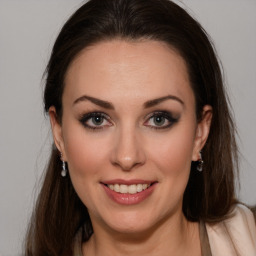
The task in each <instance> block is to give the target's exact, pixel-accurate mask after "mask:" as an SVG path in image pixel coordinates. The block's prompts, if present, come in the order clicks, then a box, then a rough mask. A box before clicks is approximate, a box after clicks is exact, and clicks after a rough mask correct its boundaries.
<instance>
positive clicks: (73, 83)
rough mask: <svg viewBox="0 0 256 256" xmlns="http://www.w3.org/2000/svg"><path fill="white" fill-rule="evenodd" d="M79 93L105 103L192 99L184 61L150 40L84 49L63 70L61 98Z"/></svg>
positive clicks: (169, 49) (113, 42)
mask: <svg viewBox="0 0 256 256" xmlns="http://www.w3.org/2000/svg"><path fill="white" fill-rule="evenodd" d="M83 94H87V95H89V96H97V97H98V98H102V99H105V100H108V101H114V100H115V99H116V100H117V99H118V98H120V96H122V97H123V98H124V97H125V98H127V100H135V99H136V98H139V99H142V98H145V100H146V99H150V98H157V97H162V96H165V95H167V94H171V95H175V96H178V97H182V98H184V99H186V98H191V99H192V100H193V98H194V95H193V92H192V89H191V86H190V82H189V77H188V72H187V66H186V63H185V61H184V59H183V58H182V57H181V56H180V55H179V54H178V53H177V52H176V51H175V50H174V49H171V48H170V47H169V46H167V45H166V44H165V43H162V42H158V41H152V40H147V41H146V40H145V41H132V42H131V41H128V42H127V41H124V40H112V41H106V42H101V43H98V44H95V45H93V46H91V47H88V48H85V49H84V50H83V51H82V52H81V53H80V54H79V55H78V56H77V57H76V58H75V60H74V61H73V62H72V63H71V65H70V67H69V69H68V71H67V74H66V79H65V90H64V96H63V97H65V95H68V98H69V99H71V98H72V99H75V98H77V97H80V96H81V95H83Z"/></svg>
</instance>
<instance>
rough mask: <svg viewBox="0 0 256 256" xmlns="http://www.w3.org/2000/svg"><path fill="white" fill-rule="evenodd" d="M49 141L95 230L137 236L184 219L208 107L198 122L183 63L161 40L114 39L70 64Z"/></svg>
mask: <svg viewBox="0 0 256 256" xmlns="http://www.w3.org/2000/svg"><path fill="white" fill-rule="evenodd" d="M50 116H51V123H52V129H53V134H54V139H55V143H56V145H57V147H58V149H59V150H60V151H61V152H62V154H63V158H64V160H65V161H67V163H68V169H69V174H70V177H71V180H72V183H73V185H74V188H75V190H76V192H77V194H78V196H79V197H80V199H81V200H82V202H83V203H84V204H85V205H86V207H87V208H88V211H89V214H90V217H91V219H92V223H93V225H94V228H95V229H96V228H97V227H98V228H101V227H105V228H107V229H108V230H115V231H119V232H140V231H145V230H148V229H149V228H152V227H154V226H156V225H158V224H159V225H160V223H162V222H163V220H167V221H168V220H169V219H171V218H172V217H173V216H177V215H179V216H180V215H182V198H183V193H184V190H185V188H186V185H187V182H188V178H189V173H190V165H191V161H196V160H198V158H199V151H200V149H201V148H202V147H203V144H204V143H205V140H206V138H207V135H208V131H209V125H210V107H209V106H206V107H205V108H204V115H203V121H202V122H201V123H200V124H198V123H197V119H196V115H195V98H194V94H193V91H192V89H191V86H190V82H189V78H188V72H187V69H186V65H185V62H184V60H183V59H182V58H181V57H180V56H179V55H178V54H177V53H176V52H175V51H174V50H171V49H170V48H168V47H167V46H166V45H165V44H164V43H160V42H156V41H140V42H126V41H122V40H113V41H108V42H102V43H98V44H96V45H94V46H92V47H90V48H86V49H85V50H84V51H83V52H82V53H81V54H80V55H79V56H78V57H77V58H76V59H75V60H74V61H73V62H72V63H71V65H70V67H69V69H68V71H67V74H66V78H65V89H64V92H63V116H62V123H61V125H59V124H58V123H57V121H56V116H55V110H54V108H53V107H52V108H51V109H50Z"/></svg>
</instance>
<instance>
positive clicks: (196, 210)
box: [26, 0, 237, 256]
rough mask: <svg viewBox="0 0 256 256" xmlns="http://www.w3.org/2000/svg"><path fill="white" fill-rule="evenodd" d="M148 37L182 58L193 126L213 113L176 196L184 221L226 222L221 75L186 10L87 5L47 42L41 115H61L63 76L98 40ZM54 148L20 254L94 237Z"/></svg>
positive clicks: (111, 1)
mask: <svg viewBox="0 0 256 256" xmlns="http://www.w3.org/2000/svg"><path fill="white" fill-rule="evenodd" d="M115 38H118V39H122V40H139V39H149V40H157V41H161V42H165V43H166V44H168V45H169V46H170V47H172V48H173V49H175V50H176V51H177V52H178V53H179V54H180V55H181V56H182V57H183V58H184V60H185V62H186V64H187V68H188V72H189V77H190V83H191V87H192V89H193V92H194V95H195V99H196V110H195V111H196V114H197V118H198V121H200V118H201V112H202V108H203V106H204V105H206V104H209V105H211V106H212V108H213V118H212V125H211V130H210V134H209V138H208V141H207V143H206V145H205V147H204V149H203V159H204V171H203V172H198V171H196V168H195V167H196V164H197V163H192V164H191V172H190V179H189V182H188V185H187V187H186V191H185V194H184V199H183V212H184V215H185V216H186V218H187V219H188V220H190V221H198V220H203V221H206V222H217V221H219V220H221V219H224V218H226V216H227V214H228V213H229V212H230V209H231V207H232V205H233V204H234V202H235V195H234V194H235V192H234V176H235V170H236V169H237V168H236V167H237V146H236V141H235V127H234V124H233V121H232V117H231V114H230V110H229V103H228V99H227V96H226V93H225V89H224V85H223V80H222V72H221V69H220V65H219V62H218V59H217V57H216V53H215V50H214V47H213V44H212V43H211V40H210V39H209V36H208V35H207V33H206V32H205V31H204V29H203V28H202V27H201V25H200V24H199V23H198V22H197V21H196V20H195V19H193V18H192V17H191V16H190V15H189V14H188V13H187V12H186V11H185V10H183V9H182V8H180V7H179V6H178V5H176V4H175V3H173V2H171V1H169V0H104V1H102V0H91V1H89V2H88V3H86V4H84V5H83V6H82V7H80V8H79V9H78V10H77V11H76V12H75V13H74V14H73V15H72V16H71V18H70V19H69V20H68V21H67V22H66V24H65V25H64V26H63V28H62V30H61V32H60V33H59V35H58V37H57V39H56V42H55V44H54V47H53V50H52V54H51V57H50V60H49V63H48V66H47V69H46V84H45V93H44V103H45V111H46V112H48V110H49V108H50V107H51V106H54V107H55V108H56V111H57V116H58V119H59V122H60V123H61V117H62V92H63V88H64V86H65V74H66V71H67V69H68V67H69V65H70V64H71V62H72V61H73V60H74V59H75V58H76V56H77V55H78V54H79V53H80V52H81V51H82V50H83V49H84V48H85V47H88V46H90V45H93V44H96V43H97V42H100V41H104V40H112V39H115ZM60 171H61V162H60V158H59V153H58V151H57V149H56V148H55V146H53V148H52V154H51V158H50V161H49V164H48V167H47V170H46V174H45V178H44V182H43V185H42V189H41V193H40V195H39V197H38V201H37V204H36V207H35V211H34V214H33V217H32V219H31V224H30V228H29V230H28V234H27V240H26V255H37V256H38V255H42V256H46V255H68V254H69V255H71V254H72V242H73V239H74V236H75V234H76V232H77V231H78V229H79V228H81V227H82V230H83V240H84V241H87V240H88V239H89V238H90V236H91V234H92V233H93V228H92V225H91V221H90V217H89V215H88V211H87V209H86V206H85V205H83V203H82V202H81V201H80V199H79V198H78V196H77V194H76V192H75V191H74V188H73V186H72V183H71V180H70V178H69V176H67V177H66V178H65V179H63V178H62V177H61V175H60Z"/></svg>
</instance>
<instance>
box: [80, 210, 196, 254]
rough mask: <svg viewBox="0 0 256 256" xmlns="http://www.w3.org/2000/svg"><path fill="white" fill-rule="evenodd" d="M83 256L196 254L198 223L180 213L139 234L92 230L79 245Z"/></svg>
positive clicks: (95, 228)
mask: <svg viewBox="0 0 256 256" xmlns="http://www.w3.org/2000/svg"><path fill="white" fill-rule="evenodd" d="M83 254H84V255H95V256H97V255H105V256H117V255H118V256H126V255H129V256H133V255H134V256H135V255H140V256H144V255H147V256H149V255H159V256H161V255H175V256H179V255H182V256H185V255H190V256H192V255H200V239H199V228H198V223H192V222H188V221H187V220H186V218H185V217H184V215H183V214H180V215H177V216H172V218H170V219H168V220H164V221H162V223H157V224H156V226H155V227H152V228H151V229H148V230H145V231H142V232H140V233H138V232H136V233H125V234H124V233H119V232H115V231H112V230H109V229H104V230H103V232H102V230H101V231H100V232H99V231H98V228H97V227H94V234H93V235H92V237H91V239H90V240H89V241H88V242H87V243H86V244H84V245H83Z"/></svg>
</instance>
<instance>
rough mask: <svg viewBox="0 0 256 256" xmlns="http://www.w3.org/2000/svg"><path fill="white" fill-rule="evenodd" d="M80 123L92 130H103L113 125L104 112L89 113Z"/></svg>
mask: <svg viewBox="0 0 256 256" xmlns="http://www.w3.org/2000/svg"><path fill="white" fill-rule="evenodd" d="M80 122H81V123H82V124H83V125H84V126H85V127H87V128H90V129H102V128H104V127H106V126H111V125H112V123H111V122H110V118H109V116H107V115H106V114H105V113H102V112H92V113H88V114H86V115H84V116H83V117H82V118H81V119H80Z"/></svg>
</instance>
